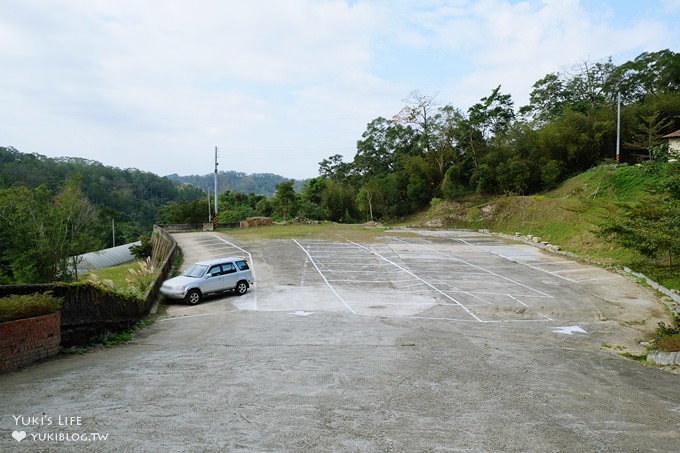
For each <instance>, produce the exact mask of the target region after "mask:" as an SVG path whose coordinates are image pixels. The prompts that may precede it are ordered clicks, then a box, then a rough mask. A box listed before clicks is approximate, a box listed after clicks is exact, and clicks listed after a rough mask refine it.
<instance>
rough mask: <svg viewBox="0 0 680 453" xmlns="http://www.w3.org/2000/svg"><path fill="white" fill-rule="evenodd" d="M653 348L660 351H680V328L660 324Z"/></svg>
mask: <svg viewBox="0 0 680 453" xmlns="http://www.w3.org/2000/svg"><path fill="white" fill-rule="evenodd" d="M653 347H654V349H658V350H659V351H666V352H675V351H680V327H673V326H667V325H666V324H664V323H663V322H660V323H659V328H658V329H656V338H655V340H654V346H653Z"/></svg>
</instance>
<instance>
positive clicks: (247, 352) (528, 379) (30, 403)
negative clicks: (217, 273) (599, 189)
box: [0, 232, 680, 452]
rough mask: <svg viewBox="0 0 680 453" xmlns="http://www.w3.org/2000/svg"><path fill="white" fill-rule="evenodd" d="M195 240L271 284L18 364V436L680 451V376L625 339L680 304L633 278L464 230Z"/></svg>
mask: <svg viewBox="0 0 680 453" xmlns="http://www.w3.org/2000/svg"><path fill="white" fill-rule="evenodd" d="M176 237H177V239H178V241H179V242H180V245H181V247H182V249H183V251H184V255H185V260H186V262H187V264H190V262H192V261H195V260H198V259H204V258H210V257H213V256H220V255H233V254H239V255H246V256H248V257H249V258H250V260H251V263H252V264H253V267H254V270H255V274H256V279H257V283H256V285H255V287H254V288H251V290H250V291H249V292H248V294H246V295H245V296H242V297H238V296H235V295H231V294H226V295H220V296H215V297H210V298H206V299H205V300H204V301H203V302H202V303H201V304H199V305H197V306H195V307H189V306H185V305H182V304H179V303H174V304H170V305H169V306H168V307H167V310H166V313H165V314H164V316H163V317H162V318H161V319H159V320H158V321H157V322H156V323H155V324H154V325H152V326H150V327H148V328H145V329H144V330H142V331H140V332H139V333H138V334H137V335H136V336H135V339H134V340H133V341H132V342H131V343H129V344H126V345H123V346H118V347H114V348H111V349H103V350H98V351H94V352H90V353H87V354H84V355H76V356H60V357H58V358H56V359H53V360H49V361H47V362H44V363H41V364H38V365H34V366H31V367H29V368H27V369H25V370H22V371H20V372H16V373H12V374H8V375H3V376H0V408H1V409H0V412H1V415H0V451H102V452H108V451H150V452H161V451H163V452H168V451H196V452H205V451H258V452H261V451H305V452H307V451H323V452H326V451H343V452H344V451H357V452H392V451H394V452H397V451H401V452H415V451H475V452H478V451H482V452H484V451H488V452H496V451H517V452H526V451H536V452H545V451H569V452H592V451H612V452H629V451H631V452H632V451H645V452H647V451H659V452H671V451H677V447H678V432H679V429H680V385H678V383H679V382H678V380H679V379H680V377H679V375H678V374H675V373H672V372H669V371H666V370H662V369H658V368H653V367H645V366H643V365H642V364H640V363H638V362H635V361H632V360H630V359H626V358H623V357H621V356H620V355H619V354H618V353H619V352H621V351H625V352H631V353H639V352H641V351H642V346H640V344H639V343H640V341H641V340H642V339H644V338H645V336H646V335H649V333H650V332H652V331H653V330H654V328H655V327H656V323H657V322H658V321H660V320H666V321H667V318H666V315H665V312H664V310H663V308H662V307H661V305H660V304H659V303H658V301H657V300H656V299H655V295H654V294H652V293H651V292H649V291H648V290H647V289H645V288H642V287H639V286H637V285H636V284H635V283H633V282H632V281H630V280H629V279H627V278H625V277H622V276H620V275H617V274H614V273H610V272H608V271H604V270H602V269H598V268H595V267H592V266H584V265H582V264H579V263H575V262H573V261H569V260H566V259H564V258H561V257H555V256H552V255H548V254H546V253H545V252H542V251H539V250H537V249H535V248H533V247H530V246H528V245H526V244H517V243H510V242H504V241H501V240H499V239H497V238H494V237H491V236H484V235H479V234H472V233H463V232H457V233H454V232H448V233H432V232H423V233H422V234H421V235H419V236H413V233H410V234H409V235H402V234H400V233H398V232H394V233H388V234H386V236H385V237H384V238H382V239H380V240H379V241H377V242H373V243H356V242H352V241H351V240H347V241H319V240H311V239H297V240H272V241H252V242H248V243H241V242H237V241H235V240H234V239H232V238H230V237H228V236H226V235H223V234H214V233H187V234H181V235H177V236H176ZM22 433H25V436H26V437H25V438H23V439H22V440H21V441H18V440H17V438H21V437H23V434H22ZM104 436H106V438H105V439H104Z"/></svg>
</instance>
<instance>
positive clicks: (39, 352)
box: [0, 312, 61, 373]
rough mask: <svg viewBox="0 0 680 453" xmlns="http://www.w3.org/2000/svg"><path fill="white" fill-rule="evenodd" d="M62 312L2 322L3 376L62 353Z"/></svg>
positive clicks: (0, 360)
mask: <svg viewBox="0 0 680 453" xmlns="http://www.w3.org/2000/svg"><path fill="white" fill-rule="evenodd" d="M60 326H61V313H60V312H56V313H52V314H50V315H45V316H37V317H35V318H26V319H18V320H16V321H9V322H3V323H0V373H6V372H9V371H14V370H17V369H19V368H21V367H23V366H26V365H28V364H30V363H32V362H35V361H36V360H40V359H44V358H46V357H50V356H53V355H55V354H57V353H58V352H59V343H60V342H61V327H60Z"/></svg>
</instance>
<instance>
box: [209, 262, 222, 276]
mask: <svg viewBox="0 0 680 453" xmlns="http://www.w3.org/2000/svg"><path fill="white" fill-rule="evenodd" d="M208 273H209V274H212V275H220V274H221V273H222V272H221V270H220V266H219V264H218V265H217V266H213V267H211V268H210V270H209V271H208Z"/></svg>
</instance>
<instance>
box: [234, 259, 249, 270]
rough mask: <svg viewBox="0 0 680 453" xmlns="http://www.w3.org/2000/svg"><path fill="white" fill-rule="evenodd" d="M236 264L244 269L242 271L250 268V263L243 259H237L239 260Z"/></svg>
mask: <svg viewBox="0 0 680 453" xmlns="http://www.w3.org/2000/svg"><path fill="white" fill-rule="evenodd" d="M236 265H237V266H238V268H239V269H240V270H242V271H245V270H247V269H249V267H248V263H246V262H245V261H243V260H241V261H237V262H236Z"/></svg>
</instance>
